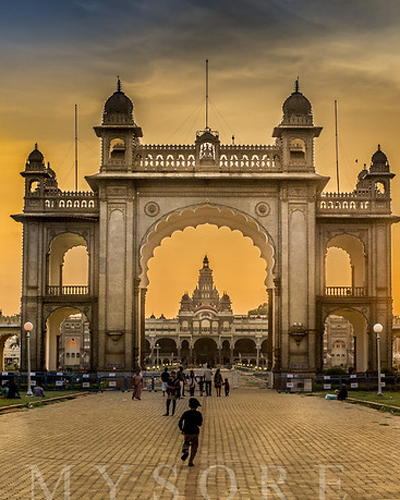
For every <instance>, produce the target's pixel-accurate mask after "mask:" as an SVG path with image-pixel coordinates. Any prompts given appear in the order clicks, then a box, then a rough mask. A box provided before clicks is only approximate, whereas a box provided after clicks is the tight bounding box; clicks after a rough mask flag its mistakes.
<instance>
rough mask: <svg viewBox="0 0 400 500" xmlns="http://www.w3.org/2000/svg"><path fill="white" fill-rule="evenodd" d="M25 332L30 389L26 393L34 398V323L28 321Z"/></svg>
mask: <svg viewBox="0 0 400 500" xmlns="http://www.w3.org/2000/svg"><path fill="white" fill-rule="evenodd" d="M24 330H25V332H26V355H27V358H28V389H27V391H26V395H27V396H32V394H33V393H32V389H31V331H32V330H33V323H31V322H30V321H27V322H26V323H25V324H24Z"/></svg>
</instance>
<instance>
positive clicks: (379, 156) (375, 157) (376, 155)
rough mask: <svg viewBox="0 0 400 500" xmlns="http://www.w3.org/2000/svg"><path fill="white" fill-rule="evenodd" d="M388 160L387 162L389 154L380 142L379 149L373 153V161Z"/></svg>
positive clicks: (382, 161)
mask: <svg viewBox="0 0 400 500" xmlns="http://www.w3.org/2000/svg"><path fill="white" fill-rule="evenodd" d="M386 162H387V156H386V155H385V153H384V152H383V151H382V150H381V145H380V144H378V149H377V151H376V153H374V154H373V155H372V163H386Z"/></svg>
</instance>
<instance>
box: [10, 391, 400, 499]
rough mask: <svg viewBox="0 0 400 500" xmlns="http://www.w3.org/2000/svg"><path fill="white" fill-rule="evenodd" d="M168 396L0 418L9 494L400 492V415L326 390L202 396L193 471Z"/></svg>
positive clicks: (92, 400) (182, 405) (309, 495)
mask: <svg viewBox="0 0 400 500" xmlns="http://www.w3.org/2000/svg"><path fill="white" fill-rule="evenodd" d="M187 401H188V398H185V399H183V400H181V401H179V402H178V405H177V414H176V415H175V416H173V417H171V416H170V417H163V416H162V415H163V413H164V410H165V407H164V404H165V399H164V398H163V397H162V395H161V394H160V393H147V392H145V393H143V398H142V401H132V400H131V394H130V393H122V392H111V393H110V392H107V393H102V394H93V395H90V396H87V397H83V398H78V399H76V400H73V401H68V402H64V403H56V404H52V405H49V406H46V407H41V408H36V409H32V410H24V411H20V412H17V413H9V414H5V415H1V416H0V431H1V444H0V456H1V470H0V499H1V500H13V499H18V500H20V499H21V500H22V499H23V500H25V499H26V500H31V499H36V500H42V499H45V500H85V499H90V500H108V499H113V500H124V499H129V500H131V499H132V500H171V499H173V500H202V499H206V500H225V499H226V500H232V499H235V500H239V499H243V500H258V499H260V500H265V499H270V500H275V499H279V500H286V499H287V500H297V499H299V500H303V499H304V500H314V499H315V500H337V499H345V498H346V499H347V500H355V499H357V500H369V499H371V500H386V499H387V500H389V499H390V500H393V499H395V500H396V499H400V480H399V478H400V475H399V472H400V465H399V437H400V417H395V416H392V415H389V414H381V413H379V412H378V411H376V410H372V409H369V408H366V407H361V406H355V405H352V404H350V403H342V402H339V401H326V400H324V399H321V398H317V397H306V396H301V395H295V394H278V393H276V392H274V391H267V390H261V389H238V390H233V391H231V395H230V396H229V397H227V398H226V397H224V396H223V397H221V398H217V397H215V395H213V396H212V397H208V398H206V397H203V398H201V401H202V403H203V406H202V408H200V409H201V411H202V413H203V415H204V426H203V428H202V431H201V439H200V448H199V453H198V455H197V457H196V459H195V467H188V466H187V462H185V463H183V462H181V460H180V455H181V453H180V449H181V442H182V436H181V435H180V433H179V430H178V426H177V424H178V419H179V416H180V415H181V414H182V413H183V411H184V410H186V409H187Z"/></svg>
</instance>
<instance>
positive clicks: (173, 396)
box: [164, 371, 180, 417]
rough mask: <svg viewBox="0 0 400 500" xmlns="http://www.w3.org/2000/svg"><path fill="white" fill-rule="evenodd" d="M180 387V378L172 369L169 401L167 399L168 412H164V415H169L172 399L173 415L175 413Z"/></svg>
mask: <svg viewBox="0 0 400 500" xmlns="http://www.w3.org/2000/svg"><path fill="white" fill-rule="evenodd" d="M179 389H180V385H179V378H178V377H177V375H176V372H175V371H172V372H171V376H170V377H169V379H168V387H167V401H166V403H167V408H166V412H165V413H164V417H168V415H169V410H170V406H171V401H172V412H171V416H172V415H174V414H175V407H176V400H177V399H178V394H179Z"/></svg>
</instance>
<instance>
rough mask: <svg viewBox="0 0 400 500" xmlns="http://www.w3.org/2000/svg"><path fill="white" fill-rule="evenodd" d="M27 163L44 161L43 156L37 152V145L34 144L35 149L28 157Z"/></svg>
mask: <svg viewBox="0 0 400 500" xmlns="http://www.w3.org/2000/svg"><path fill="white" fill-rule="evenodd" d="M28 161H29V162H34V163H42V162H43V161H44V156H43V154H42V153H41V152H40V151H39V150H38V145H37V144H35V149H34V150H33V151H32V152H31V154H30V155H29V156H28Z"/></svg>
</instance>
